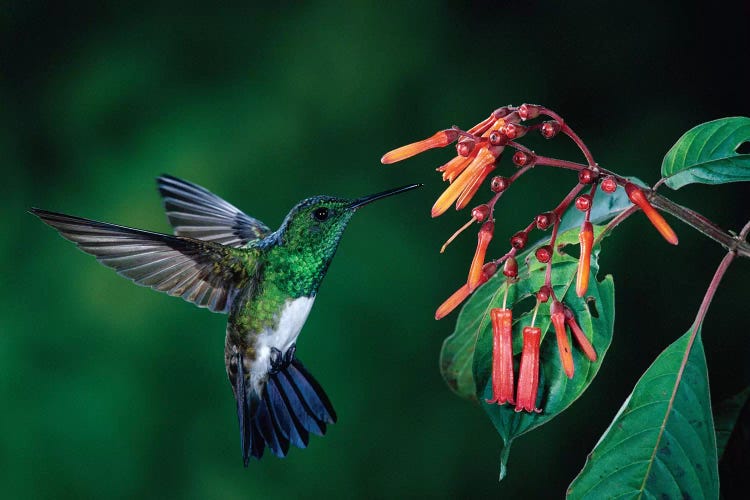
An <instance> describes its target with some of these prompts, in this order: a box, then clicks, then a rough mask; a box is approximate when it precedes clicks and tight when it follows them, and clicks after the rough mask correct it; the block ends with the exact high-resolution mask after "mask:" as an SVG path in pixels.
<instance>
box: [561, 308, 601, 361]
mask: <svg viewBox="0 0 750 500" xmlns="http://www.w3.org/2000/svg"><path fill="white" fill-rule="evenodd" d="M564 312H565V324H567V325H568V326H569V327H570V331H572V332H573V336H574V337H575V338H576V341H577V342H578V345H579V346H581V350H582V351H583V353H584V354H585V355H586V357H587V358H589V361H591V362H594V361H596V351H595V350H594V346H592V345H591V342H589V339H588V338H587V337H586V334H585V333H583V330H581V327H580V326H578V323H576V317H575V316H574V315H573V311H571V310H570V308H569V307H567V306H565V310H564Z"/></svg>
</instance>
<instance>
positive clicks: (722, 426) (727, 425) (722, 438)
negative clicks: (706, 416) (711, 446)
mask: <svg viewBox="0 0 750 500" xmlns="http://www.w3.org/2000/svg"><path fill="white" fill-rule="evenodd" d="M748 398H750V387H746V388H745V390H743V391H742V392H740V393H739V394H735V395H734V396H732V397H731V398H727V399H725V400H724V401H722V402H721V403H719V405H718V406H717V407H716V408H715V409H714V422H715V424H714V425H715V427H716V453H717V456H718V457H719V460H721V457H722V455H724V449H725V448H726V446H727V441H729V437H730V436H731V435H732V431H734V426H735V424H736V423H737V417H739V416H740V411H742V408H743V407H744V406H745V404H746V403H747V402H748Z"/></svg>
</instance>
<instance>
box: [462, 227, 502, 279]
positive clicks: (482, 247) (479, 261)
mask: <svg viewBox="0 0 750 500" xmlns="http://www.w3.org/2000/svg"><path fill="white" fill-rule="evenodd" d="M494 231H495V223H494V222H492V221H491V220H488V221H487V222H485V223H484V224H482V228H481V229H480V230H479V235H478V238H477V239H478V242H477V250H476V252H474V259H473V260H472V261H471V267H470V268H469V280H468V281H467V282H466V284H467V285H469V291H470V292H473V291H474V290H475V289H476V288H477V287H478V286H479V285H480V284H481V283H480V281H481V279H482V266H484V256H485V254H486V253H487V246H488V245H489V244H490V241H492V233H493V232H494Z"/></svg>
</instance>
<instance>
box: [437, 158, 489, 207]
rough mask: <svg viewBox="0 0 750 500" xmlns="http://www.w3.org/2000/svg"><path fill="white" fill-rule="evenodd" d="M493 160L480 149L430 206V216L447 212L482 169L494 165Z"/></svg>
mask: <svg viewBox="0 0 750 500" xmlns="http://www.w3.org/2000/svg"><path fill="white" fill-rule="evenodd" d="M498 155H499V153H498ZM461 158H463V157H461ZM495 158H496V156H494V155H493V154H492V153H490V152H489V151H488V150H487V149H486V148H481V149H480V150H479V151H478V152H477V156H476V157H475V158H474V159H473V160H472V161H471V163H470V164H469V165H467V166H466V167H465V169H464V171H463V172H461V175H459V176H458V177H457V178H456V180H455V181H454V182H453V183H451V185H450V186H448V189H446V190H445V191H443V194H441V195H440V197H438V199H437V201H436V202H435V204H434V205H433V206H432V216H433V217H437V216H439V215H442V214H443V213H444V212H445V211H446V210H448V209H449V208H450V206H451V205H452V204H453V202H454V201H456V199H457V198H458V197H459V196H460V195H461V193H463V192H464V190H465V189H466V188H467V187H469V186H471V185H472V184H473V181H474V180H475V179H476V178H477V176H479V175H481V174H482V172H483V171H484V167H485V166H486V165H488V164H490V163H495Z"/></svg>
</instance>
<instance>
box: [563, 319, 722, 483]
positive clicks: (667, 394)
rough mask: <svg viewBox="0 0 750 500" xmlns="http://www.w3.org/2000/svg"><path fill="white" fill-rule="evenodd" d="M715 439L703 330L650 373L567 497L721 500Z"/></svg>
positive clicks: (685, 340) (691, 334) (663, 355)
mask: <svg viewBox="0 0 750 500" xmlns="http://www.w3.org/2000/svg"><path fill="white" fill-rule="evenodd" d="M718 495H719V479H718V469H717V459H716V436H715V434H714V425H713V417H712V416H711V405H710V398H709V389H708V372H707V369H706V357H705V354H704V351H703V342H702V340H701V336H700V331H694V330H693V329H691V330H689V331H688V332H687V333H686V334H685V335H683V336H682V337H680V338H679V339H678V340H677V341H675V342H674V343H673V344H672V345H670V346H669V347H668V348H667V349H665V350H664V351H663V352H662V353H661V354H660V355H659V357H658V358H656V360H655V361H654V363H653V364H652V365H651V366H650V367H649V368H648V370H646V372H645V373H644V374H643V376H642V377H641V379H640V380H639V381H638V383H637V384H636V386H635V388H634V389H633V392H632V393H631V395H630V396H629V397H628V399H627V400H626V401H625V403H624V404H623V406H622V408H621V409H620V411H619V412H618V414H617V415H616V416H615V419H614V421H613V422H612V423H611V424H610V426H609V428H608V429H607V430H606V431H605V433H604V435H603V436H602V437H601V439H600V440H599V442H598V443H597V445H596V447H595V448H594V451H592V452H591V454H590V455H589V457H588V459H587V461H586V465H585V466H584V468H583V470H582V471H581V472H580V473H579V474H578V476H577V477H576V478H575V480H574V481H573V483H571V485H570V487H569V488H568V498H603V497H606V498H624V497H629V498H631V497H633V498H641V497H646V498H718Z"/></svg>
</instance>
